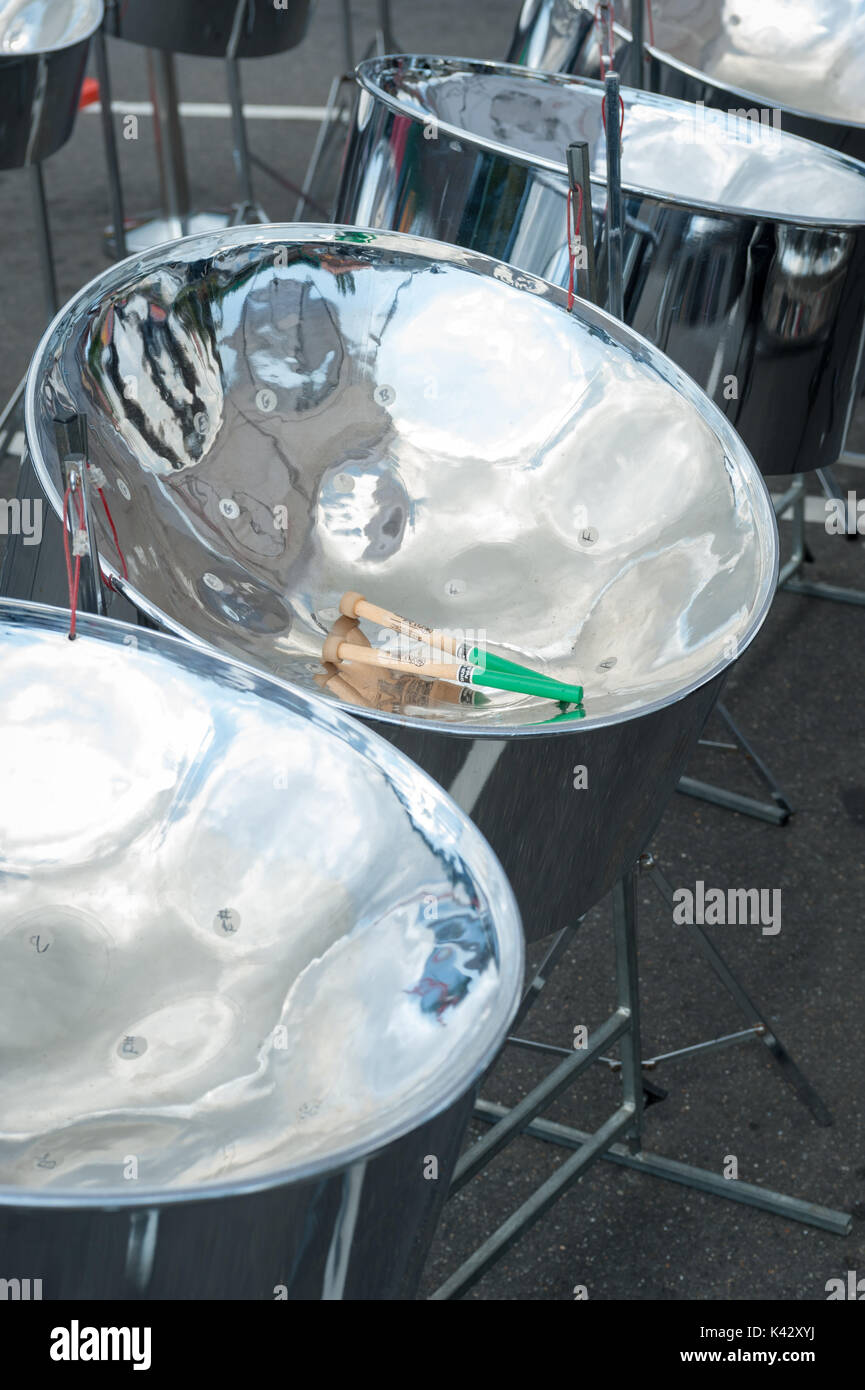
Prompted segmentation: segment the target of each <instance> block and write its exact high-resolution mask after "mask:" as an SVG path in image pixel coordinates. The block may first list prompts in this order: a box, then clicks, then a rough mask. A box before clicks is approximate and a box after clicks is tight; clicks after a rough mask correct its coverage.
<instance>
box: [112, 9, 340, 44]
mask: <svg viewBox="0 0 865 1390" xmlns="http://www.w3.org/2000/svg"><path fill="white" fill-rule="evenodd" d="M311 10H312V0H287V4H285V5H275V4H274V3H273V0H123V3H122V4H119V5H114V6H112V8H111V11H110V13H109V16H108V25H107V28H108V33H109V34H112V35H113V36H114V37H115V38H118V39H126V40H127V41H128V42H129V43H138V44H143V45H144V47H145V48H161V49H164V50H165V51H166V52H169V53H190V54H192V55H193V56H195V57H198V58H227V57H230V56H234V57H235V58H267V57H269V56H271V55H272V54H275V53H284V52H285V51H286V50H287V49H289V48H296V47H297V45H298V44H299V43H300V41H301V39H302V38H303V36H304V34H305V33H306V27H307V24H308V23H309V16H310V12H311ZM235 33H236V34H237V38H236V39H235V41H234V43H233V42H232V38H233V36H234V35H235ZM232 49H233V54H232Z"/></svg>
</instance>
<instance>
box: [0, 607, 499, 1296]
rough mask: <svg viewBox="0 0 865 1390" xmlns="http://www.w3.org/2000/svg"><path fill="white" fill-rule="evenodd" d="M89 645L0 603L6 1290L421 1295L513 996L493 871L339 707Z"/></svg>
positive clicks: (0, 1014) (226, 668) (126, 641)
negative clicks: (27, 1283) (14, 1274)
mask: <svg viewBox="0 0 865 1390" xmlns="http://www.w3.org/2000/svg"><path fill="white" fill-rule="evenodd" d="M67 627H68V614H66V613H65V612H62V611H60V610H57V609H49V608H41V607H39V606H37V605H32V604H12V603H9V602H5V601H4V602H0V744H2V756H0V767H2V769H3V772H2V792H3V795H2V798H0V807H2V808H3V809H0V821H2V835H0V902H2V914H0V915H2V932H0V1052H2V1054H3V1057H4V1062H5V1065H4V1066H3V1067H2V1069H0V1114H2V1123H0V1248H2V1250H3V1257H4V1267H5V1269H6V1270H7V1271H12V1270H29V1269H31V1268H37V1269H38V1270H39V1274H40V1277H41V1278H42V1281H43V1297H44V1298H61V1299H63V1298H77V1299H81V1298H84V1299H86V1298H105V1297H112V1298H116V1297H148V1298H217V1299H226V1298H231V1299H238V1298H265V1299H272V1298H273V1297H274V1296H275V1295H276V1296H280V1294H279V1291H280V1290H282V1291H283V1292H282V1296H287V1297H289V1298H328V1299H331V1298H339V1297H346V1298H365V1299H370V1298H396V1297H405V1296H411V1294H412V1293H413V1290H414V1286H415V1284H416V1281H417V1277H418V1275H419V1271H420V1266H421V1264H422V1262H423V1259H424V1257H425V1254H426V1251H427V1249H428V1247H429V1244H430V1241H431V1239H432V1235H433V1229H434V1225H435V1220H436V1217H437V1214H438V1210H439V1208H440V1206H441V1203H442V1202H443V1200H444V1196H445V1192H446V1190H447V1185H448V1181H449V1178H450V1172H451V1170H452V1167H453V1164H454V1161H455V1158H456V1155H457V1153H458V1151H459V1147H460V1143H461V1140H462V1136H463V1133H464V1130H465V1126H466V1123H467V1119H468V1114H469V1110H470V1106H471V1100H472V1094H471V1093H472V1089H473V1087H474V1084H475V1083H476V1081H477V1079H478V1078H479V1076H480V1075H481V1074H482V1072H483V1071H484V1070H485V1069H486V1068H487V1067H488V1066H489V1064H490V1063H491V1062H492V1060H493V1058H494V1057H495V1055H496V1053H497V1051H498V1049H499V1047H500V1045H501V1043H502V1041H503V1039H504V1037H505V1034H506V1031H507V1027H508V1024H509V1022H510V1020H511V1018H512V1017H513V1015H514V1011H515V1009H516V1006H517V1002H518V998H519V991H520V987H521V984H522V966H523V959H522V958H523V947H522V933H521V931H520V922H519V915H518V912H517V908H516V904H515V902H514V899H513V894H512V893H511V890H510V888H509V886H508V884H507V881H506V879H505V876H504V874H503V873H502V870H501V867H500V865H499V864H498V863H497V862H496V860H495V857H494V855H493V854H492V852H491V850H490V848H489V846H488V845H487V844H486V843H485V842H484V840H483V839H482V837H481V836H480V835H479V834H478V832H477V830H476V829H475V828H474V827H473V826H472V825H471V823H470V822H469V821H468V819H467V818H466V817H465V816H464V815H463V814H462V813H461V812H460V811H459V810H458V809H457V807H456V806H454V805H453V803H452V802H450V801H449V800H448V799H447V798H446V797H445V796H444V795H443V794H442V792H441V790H440V789H439V788H438V787H437V786H436V785H435V784H434V783H433V782H432V781H431V780H430V779H429V778H428V777H427V776H426V775H425V774H424V773H422V772H421V771H420V770H419V769H418V768H416V767H414V766H413V765H412V764H411V763H410V762H409V761H408V759H406V758H404V757H403V756H402V755H401V754H399V753H398V752H397V751H396V750H395V749H393V748H391V747H390V746H389V745H388V744H387V743H385V742H384V741H383V740H381V739H379V738H377V737H375V736H374V735H373V734H372V733H370V732H369V731H368V730H366V729H364V728H363V727H362V726H361V725H359V724H358V723H357V722H356V721H354V720H352V719H348V718H347V717H346V716H345V715H344V714H342V713H341V712H340V711H339V710H337V709H336V708H334V707H332V706H331V707H329V706H328V705H326V704H325V703H324V702H323V701H320V700H309V699H308V698H307V697H305V696H304V695H302V694H300V693H298V692H295V691H291V690H289V689H287V688H286V687H285V686H281V685H279V684H278V683H276V682H274V681H272V680H269V679H267V678H266V677H264V676H262V675H259V674H258V673H256V672H254V671H251V670H250V669H249V668H247V667H243V666H238V665H236V664H234V663H230V662H227V661H225V660H224V659H222V658H220V657H218V656H216V655H214V654H211V653H207V652H205V651H203V650H202V649H201V648H200V647H196V646H194V645H191V644H189V643H185V642H179V641H177V640H176V639H174V638H170V637H165V636H163V635H161V634H156V633H151V632H145V631H143V630H141V629H136V628H132V627H128V626H126V625H124V624H118V623H111V622H106V621H105V620H99V619H96V618H84V619H82V620H81V623H80V627H79V635H78V638H77V640H76V641H75V642H74V643H72V642H69V641H67V636H66V634H67ZM431 1155H432V1156H434V1157H435V1159H436V1161H437V1170H436V1171H435V1172H432V1171H431V1170H430V1156H431Z"/></svg>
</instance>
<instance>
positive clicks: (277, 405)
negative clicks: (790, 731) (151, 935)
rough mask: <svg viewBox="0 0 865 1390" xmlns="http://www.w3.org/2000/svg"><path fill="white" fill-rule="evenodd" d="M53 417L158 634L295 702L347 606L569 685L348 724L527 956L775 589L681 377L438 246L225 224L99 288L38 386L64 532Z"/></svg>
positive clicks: (655, 779)
mask: <svg viewBox="0 0 865 1390" xmlns="http://www.w3.org/2000/svg"><path fill="white" fill-rule="evenodd" d="M71 411H83V412H86V414H87V417H88V422H89V434H90V444H91V458H92V461H93V463H94V464H97V465H98V466H99V467H100V468H101V469H102V470H103V472H104V474H105V485H104V486H105V493H106V499H107V500H108V501H109V505H110V509H111V511H112V515H113V520H114V524H115V526H116V529H117V534H118V538H119V542H120V548H121V550H122V552H123V556H124V563H125V565H126V567H127V574H128V577H127V578H124V577H123V576H122V574H120V571H121V570H122V565H121V563H120V561H119V557H118V556H117V552H116V550H115V549H114V548H113V539H112V536H111V532H110V530H108V529H107V526H106V522H105V518H104V517H101V516H100V517H99V518H98V521H97V525H98V527H99V544H100V550H101V552H102V555H103V557H104V560H105V562H106V564H107V566H108V567H109V568H110V570H111V573H112V574H113V575H114V576H115V582H116V583H117V584H118V587H119V588H120V589H121V590H122V591H123V592H125V593H126V594H128V595H129V597H130V598H131V599H132V601H133V603H135V604H136V605H137V606H138V607H139V608H140V609H141V610H142V611H143V612H144V613H145V614H147V615H148V616H149V617H150V618H152V619H153V620H155V621H156V622H158V623H161V624H164V625H166V626H168V627H170V628H172V629H174V630H175V631H177V632H179V633H182V634H184V635H187V636H192V637H194V638H195V639H197V640H199V641H203V642H206V643H208V644H209V645H210V646H213V647H218V648H220V649H221V650H224V651H226V652H228V653H230V654H232V655H235V656H239V657H242V658H243V659H244V660H246V661H249V662H251V663H253V664H255V665H257V666H260V667H263V668H264V669H266V670H268V671H272V672H274V673H276V674H278V675H279V676H281V677H284V678H285V679H287V680H288V681H290V682H291V683H292V684H293V685H296V686H298V687H300V688H302V689H304V690H311V691H316V692H317V691H318V689H319V687H318V685H317V684H316V675H318V674H319V673H321V672H322V667H321V664H320V662H321V652H322V643H323V640H324V637H325V634H326V633H327V632H328V630H329V628H330V626H331V624H332V623H333V622H334V620H335V619H336V617H337V605H338V603H339V600H340V597H341V595H342V594H343V592H344V591H346V590H348V589H353V590H356V591H358V592H362V593H365V594H366V595H367V597H368V598H369V599H370V600H371V601H373V602H375V603H377V604H381V605H382V606H384V607H387V608H389V609H392V610H394V611H395V612H401V613H405V614H407V615H408V616H409V617H412V618H415V619H417V620H419V621H425V622H428V623H430V624H432V625H434V626H436V627H438V628H447V629H450V630H451V631H455V630H456V631H460V632H467V631H473V632H474V633H475V634H478V635H479V634H480V633H481V632H485V633H486V635H487V641H488V643H489V645H490V649H491V650H492V649H494V648H495V647H496V646H498V648H499V654H500V655H504V656H508V655H509V654H511V655H512V654H513V653H518V655H517V658H516V659H517V660H518V661H522V663H523V664H529V663H530V662H532V661H533V662H536V663H537V664H538V666H539V667H541V668H543V669H546V670H547V671H548V672H550V673H552V674H554V675H556V676H561V677H562V678H563V679H565V680H568V681H572V680H576V681H579V682H580V683H581V684H583V685H584V687H585V692H586V693H585V700H584V708H583V709H582V710H581V711H579V710H578V711H570V712H568V717H566V718H565V719H564V720H562V719H561V718H560V714H561V711H560V707H559V706H558V705H557V704H555V703H551V702H549V701H545V700H537V699H534V698H532V697H526V696H520V695H511V694H505V693H496V692H492V691H489V690H488V691H486V692H485V694H486V695H487V696H489V697H490V698H489V701H488V702H487V703H485V704H475V703H472V704H466V703H463V702H462V701H460V700H457V701H456V702H454V701H453V700H451V701H449V700H447V699H445V698H438V697H437V691H436V687H434V686H431V684H430V683H429V682H425V681H423V680H418V679H412V678H410V677H404V678H402V679H401V680H398V681H395V682H385V681H383V682H381V684H380V686H376V687H375V688H374V689H373V690H372V691H371V692H369V691H368V692H367V694H366V696H365V697H364V698H360V697H359V698H358V700H357V701H356V702H355V703H353V704H349V702H348V701H346V702H345V703H346V704H347V706H348V707H350V708H352V709H353V710H354V712H355V713H362V714H363V715H364V717H367V718H369V719H371V720H374V721H375V722H376V726H377V727H378V728H379V729H380V731H381V732H382V733H383V734H385V736H386V737H388V738H391V739H392V740H393V741H394V742H395V743H397V744H398V745H399V746H400V747H401V748H403V749H404V750H405V751H407V752H408V753H409V755H410V756H411V757H413V758H414V759H415V760H416V761H417V762H419V763H420V765H421V766H422V767H425V768H426V769H427V770H428V771H430V772H432V774H433V776H435V777H436V779H437V780H438V781H439V782H441V783H442V784H443V785H444V786H446V787H449V788H450V789H451V791H452V795H453V796H454V798H455V800H457V801H458V802H459V803H460V804H461V805H463V807H464V808H465V809H466V810H468V811H469V812H470V813H471V814H472V815H473V817H474V819H475V821H476V823H477V825H478V826H479V827H481V828H482V830H484V832H485V833H486V834H487V836H488V838H490V840H491V843H492V844H493V847H494V849H495V850H496V853H497V854H498V855H499V856H500V857H501V858H502V861H503V863H504V867H505V869H506V872H507V873H508V876H509V878H510V879H511V882H512V884H513V886H514V888H515V891H516V893H517V899H518V901H519V902H520V903H521V906H522V909H523V918H524V923H525V927H526V931H527V933H528V934H529V935H530V936H543V935H546V934H547V933H548V932H550V931H553V930H555V929H556V928H558V927H561V926H562V925H563V924H564V923H565V922H567V921H570V920H572V919H573V917H574V916H576V915H577V914H579V913H580V912H582V911H584V910H586V909H587V908H588V907H589V906H590V905H591V904H592V903H594V902H595V901H597V900H598V899H599V898H600V897H601V896H602V895H603V894H604V892H606V891H607V889H608V888H609V887H610V886H611V884H612V883H613V882H614V881H615V879H616V877H617V876H618V875H619V874H620V873H621V872H622V870H623V868H624V866H625V865H626V864H628V863H629V862H630V861H631V860H633V858H634V857H635V856H636V854H638V853H639V851H640V850H641V848H642V847H643V845H644V844H645V841H646V839H647V837H648V835H649V834H650V832H651V830H652V829H653V828H654V826H655V824H656V823H657V821H658V819H659V818H660V815H661V812H662V809H663V806H664V803H665V801H666V798H667V796H668V795H669V794H670V793H671V791H672V789H673V787H674V786H675V783H676V781H677V779H678V776H679V774H680V772H681V769H682V766H683V764H684V762H685V760H686V758H687V757H688V754H689V753H690V751H691V750H692V748H693V746H694V743H695V740H696V738H697V736H698V732H699V729H700V727H701V726H702V723H703V722H704V720H705V718H706V717H707V715H708V712H709V711H710V710H711V708H712V705H713V703H714V700H715V699H716V697H717V694H718V691H719V688H720V684H721V682H722V679H723V675H724V673H725V671H726V670H727V669H728V667H729V665H730V664H731V662H732V660H733V659H734V658H735V656H736V655H737V654H738V652H740V651H741V650H742V649H743V648H744V647H745V646H746V645H747V644H748V643H749V642H750V641H751V639H752V637H753V636H754V634H755V633H756V631H757V629H758V628H759V626H760V624H761V623H762V621H763V618H764V616H765V613H766V611H767V608H768V606H769V603H770V601H771V597H772V594H773V591H774V585H775V581H776V565H777V536H776V529H775V522H774V516H773V513H772V508H771V504H770V501H769V498H768V494H767V492H766V489H765V486H764V484H763V482H762V479H761V477H760V475H759V473H758V471H757V469H756V468H755V466H754V463H753V461H752V459H751V458H750V456H749V455H748V453H747V451H746V449H745V447H744V446H743V444H742V442H741V440H740V439H739V438H738V436H737V435H736V434H735V432H734V431H733V430H732V428H731V427H730V425H729V424H728V422H727V421H726V420H725V419H724V417H723V416H722V415H721V414H720V413H719V412H718V411H717V410H716V409H715V408H714V406H712V404H711V402H709V401H708V400H707V399H706V398H705V396H704V395H703V393H702V392H701V391H700V390H699V389H698V388H697V387H696V386H695V385H694V383H693V382H692V381H691V380H690V379H689V378H687V377H686V376H685V375H684V373H682V372H681V371H679V369H678V368H677V367H675V366H674V364H673V363H671V362H670V361H669V360H667V359H666V358H665V357H663V356H662V354H660V353H659V352H657V351H656V350H655V349H654V348H652V347H651V345H650V344H648V343H646V342H645V341H643V339H641V338H638V337H637V336H635V335H634V334H633V333H631V332H630V331H629V330H628V329H627V328H625V327H624V326H623V325H621V324H619V323H617V322H615V321H614V320H612V319H610V318H609V317H608V316H607V315H606V314H604V313H602V312H600V311H599V310H596V309H594V308H592V307H591V306H589V305H584V304H580V306H579V312H578V313H577V314H568V313H567V312H566V309H565V306H564V295H563V294H562V292H561V291H560V290H558V289H556V288H554V287H553V286H552V285H548V284H546V283H544V282H543V281H540V280H536V279H534V278H532V277H530V276H525V275H519V274H517V273H515V272H513V271H512V270H510V269H509V268H508V267H507V266H505V265H502V264H500V263H499V262H497V261H493V260H491V259H489V258H488V257H485V256H477V255H474V254H473V253H471V252H469V251H461V250H458V249H455V248H453V247H448V246H444V245H442V244H440V243H437V242H427V241H423V240H420V239H418V238H415V237H406V236H400V235H396V234H392V233H389V234H382V233H380V234H376V233H372V232H363V231H358V230H356V229H352V228H338V227H337V228H334V227H312V226H270V227H266V228H261V229H255V230H253V229H251V228H249V227H242V228H237V229H235V230H232V231H229V232H226V233H224V234H222V235H209V236H202V237H189V238H187V239H185V240H183V241H179V242H175V243H173V244H171V245H169V246H164V247H159V248H155V249H154V250H153V251H152V252H149V253H147V254H146V255H144V256H141V257H139V258H136V259H130V260H128V261H126V262H124V263H122V264H120V265H118V266H115V267H112V268H111V269H110V270H108V271H106V272H105V273H104V274H103V275H101V276H100V277H99V278H98V279H96V280H94V281H93V282H92V283H91V284H90V285H89V286H87V287H86V288H85V289H84V290H82V291H81V292H80V293H79V294H78V295H77V296H76V297H75V299H73V300H72V301H71V302H70V303H69V304H68V305H67V307H66V308H65V309H64V310H63V311H62V313H61V314H60V315H59V316H58V318H57V319H56V320H55V322H54V324H53V325H52V326H51V328H50V329H49V331H48V332H47V334H46V335H45V337H44V339H43V341H42V343H41V344H40V346H39V348H38V350H37V353H36V356H35V358H34V361H33V363H32V365H31V370H30V375H29V379H28V388H27V434H28V439H29V444H30V448H31V450H32V454H33V458H34V461H35V463H36V467H37V469H38V471H39V475H40V478H41V480H42V482H43V485H44V486H45V488H46V490H47V492H48V495H49V496H50V497H51V499H52V501H53V503H54V505H55V506H58V507H59V506H60V494H59V483H58V458H57V454H56V445H55V432H54V426H53V420H54V418H55V417H57V416H64V415H68V414H69V413H70V412H71ZM99 511H100V512H101V509H99ZM372 640H374V641H377V634H376V633H374V632H373V634H372ZM520 654H522V655H520ZM449 689H450V690H453V687H449ZM323 693H324V695H325V696H327V698H333V696H332V692H331V691H330V690H329V689H328V690H325V691H324V692H323ZM581 714H582V716H583V717H582V718H580V717H579V716H580V715H581ZM550 719H553V720H555V722H553V723H550V722H547V721H549V720H550ZM577 765H585V767H586V768H587V776H588V786H587V787H585V788H582V789H580V790H577V789H576V788H575V783H578V782H581V781H582V780H584V779H583V778H582V776H581V774H576V775H575V768H576V767H577Z"/></svg>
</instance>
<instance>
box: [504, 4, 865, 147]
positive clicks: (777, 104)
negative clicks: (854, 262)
mask: <svg viewBox="0 0 865 1390" xmlns="http://www.w3.org/2000/svg"><path fill="white" fill-rule="evenodd" d="M615 9H616V14H617V16H619V17H620V18H621V19H622V21H623V23H621V24H617V25H616V37H617V43H616V66H617V67H618V69H619V70H620V71H621V72H622V73H623V74H624V75H625V76H626V77H628V78H629V79H630V77H631V74H632V68H631V67H630V64H631V62H632V57H631V34H630V31H629V29H628V27H627V25H628V24H629V22H630V0H623V3H621V4H617V5H616V7H615ZM651 14H652V26H653V34H654V41H653V42H652V43H649V44H647V51H648V53H649V55H650V81H651V86H652V89H653V90H654V91H658V92H663V93H664V94H665V95H667V96H672V97H681V98H683V99H684V100H686V101H704V102H706V104H707V105H708V106H712V107H715V108H718V109H720V110H723V111H732V110H743V109H745V110H752V109H753V108H754V107H756V108H758V110H759V108H760V107H763V106H767V105H769V106H771V107H773V108H775V109H776V110H777V111H778V113H779V119H780V123H781V125H782V126H783V128H784V130H787V131H790V132H791V133H792V134H794V135H804V136H805V137H807V138H808V139H811V140H817V141H819V142H820V143H821V144H824V145H829V146H830V147H831V148H833V149H837V150H843V151H844V153H845V154H849V155H851V156H852V157H853V158H854V159H865V119H863V111H862V88H863V84H865V0H760V2H759V3H758V4H755V3H753V0H651ZM649 32H650V31H649V29H648V26H647V29H646V36H647V38H648V37H649ZM508 60H509V61H510V62H514V63H524V64H526V66H528V67H537V68H544V69H546V70H548V71H549V70H552V71H557V72H573V73H581V74H583V75H584V76H587V77H597V76H599V54H598V44H597V32H596V29H595V24H594V5H593V4H588V3H585V0H528V3H527V4H525V5H524V6H523V8H522V11H521V13H520V18H519V20H518V22H517V28H516V31H515V33H514V38H513V41H512V43H511V47H510V50H509V53H508ZM755 114H756V113H755ZM773 119H775V118H774V117H773Z"/></svg>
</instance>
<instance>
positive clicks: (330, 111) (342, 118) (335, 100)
mask: <svg viewBox="0 0 865 1390" xmlns="http://www.w3.org/2000/svg"><path fill="white" fill-rule="evenodd" d="M341 5H342V38H343V52H344V55H345V66H344V70H343V71H342V72H341V73H338V74H337V76H336V77H335V78H334V79H333V81H332V83H331V84H330V91H329V93H328V97H327V106H326V107H325V113H324V116H323V118H322V122H321V125H320V126H319V128H318V134H317V135H316V137H315V144H314V145H313V147H312V154H311V155H310V160H309V164H308V166H307V170H306V174H305V175H304V179H303V183H302V185H301V189H300V198H299V199H298V202H297V206H296V207H295V209H294V220H295V222H302V221H303V218H304V216H305V213H306V209H307V206H309V207H312V208H313V209H314V211H315V212H317V213H318V214H319V215H321V216H324V217H330V215H331V213H330V211H328V209H327V208H324V207H323V206H322V205H321V203H319V202H318V201H317V200H316V199H315V198H314V197H313V189H314V187H315V183H316V179H317V177H318V171H319V167H320V165H321V162H322V159H323V158H324V155H325V152H326V150H327V148H328V146H329V145H330V144H331V142H332V140H333V132H334V130H335V129H337V128H339V127H341V126H347V125H348V121H349V117H350V114H351V110H352V107H353V105H354V102H355V101H356V99H357V84H356V83H355V80H354V66H355V59H354V20H353V17H352V13H351V0H341ZM401 52H402V48H401V46H400V44H399V42H398V41H397V39H396V37H395V36H394V32H393V26H392V24H391V15H390V0H378V26H377V28H376V31H375V33H374V35H373V37H372V39H371V40H370V42H369V44H368V45H367V47H366V49H365V51H364V55H363V56H364V58H370V57H372V55H373V54H377V55H378V56H379V57H382V56H383V55H384V54H386V53H401ZM346 88H347V89H348V100H346V99H345V91H346Z"/></svg>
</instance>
